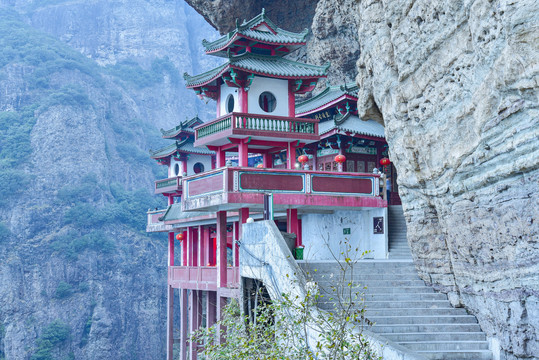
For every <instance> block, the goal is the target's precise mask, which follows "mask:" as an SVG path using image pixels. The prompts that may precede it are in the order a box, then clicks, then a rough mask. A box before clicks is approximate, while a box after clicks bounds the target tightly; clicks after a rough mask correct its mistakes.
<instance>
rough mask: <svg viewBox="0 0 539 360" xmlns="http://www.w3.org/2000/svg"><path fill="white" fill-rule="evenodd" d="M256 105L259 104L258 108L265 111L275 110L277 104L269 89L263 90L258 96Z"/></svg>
mask: <svg viewBox="0 0 539 360" xmlns="http://www.w3.org/2000/svg"><path fill="white" fill-rule="evenodd" d="M258 105H260V108H261V109H262V110H264V111H265V112H273V111H274V110H275V107H276V106H277V100H276V99H275V95H273V94H272V93H270V92H269V91H264V92H263V93H262V94H260V96H259V97H258Z"/></svg>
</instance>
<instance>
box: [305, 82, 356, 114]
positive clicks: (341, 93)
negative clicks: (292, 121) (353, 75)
mask: <svg viewBox="0 0 539 360" xmlns="http://www.w3.org/2000/svg"><path fill="white" fill-rule="evenodd" d="M358 90H359V87H358V86H357V85H356V84H345V85H338V86H327V87H326V88H325V89H324V90H323V91H322V92H321V93H320V94H318V95H316V96H313V97H312V98H310V99H309V100H306V101H303V102H300V103H298V104H296V115H307V114H308V113H311V112H314V111H317V110H319V109H320V110H321V108H322V107H324V106H325V105H328V104H331V103H332V102H334V101H336V100H340V99H341V98H343V99H344V98H347V97H349V98H353V99H354V100H355V101H357V93H358Z"/></svg>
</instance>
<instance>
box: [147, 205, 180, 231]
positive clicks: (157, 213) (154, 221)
mask: <svg viewBox="0 0 539 360" xmlns="http://www.w3.org/2000/svg"><path fill="white" fill-rule="evenodd" d="M166 212H167V209H161V210H157V209H156V210H149V211H148V212H147V216H148V222H147V224H146V231H147V232H163V231H173V230H172V225H167V224H165V223H164V222H163V221H162V220H161V219H162V217H163V216H164V215H165V213H166Z"/></svg>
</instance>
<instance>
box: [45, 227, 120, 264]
mask: <svg viewBox="0 0 539 360" xmlns="http://www.w3.org/2000/svg"><path fill="white" fill-rule="evenodd" d="M51 248H52V249H53V250H54V251H57V252H59V253H61V254H63V255H64V256H65V257H66V258H68V259H70V260H75V259H77V257H78V256H79V254H82V253H83V252H84V251H87V250H92V251H96V252H98V253H103V254H109V253H111V252H112V251H113V250H114V249H115V248H116V245H115V243H114V241H113V240H112V239H110V238H109V237H108V236H107V235H106V234H105V233H104V232H103V231H100V230H95V231H92V232H90V233H88V234H85V235H82V236H81V235H78V234H76V233H75V232H73V231H72V232H69V233H67V234H65V235H61V236H58V237H56V238H55V239H54V241H53V242H52V243H51Z"/></svg>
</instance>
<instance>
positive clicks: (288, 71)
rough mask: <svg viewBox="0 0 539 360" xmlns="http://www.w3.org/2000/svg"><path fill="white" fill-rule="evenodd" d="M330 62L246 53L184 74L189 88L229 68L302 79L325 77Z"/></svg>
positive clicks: (205, 82)
mask: <svg viewBox="0 0 539 360" xmlns="http://www.w3.org/2000/svg"><path fill="white" fill-rule="evenodd" d="M328 68H329V64H327V65H324V66H317V65H309V64H303V63H299V62H296V61H292V60H288V59H283V58H281V57H276V56H266V55H256V54H251V53H244V54H241V55H238V56H234V57H231V58H229V60H228V62H226V63H225V64H223V65H221V66H218V67H216V68H215V69H213V70H210V71H207V72H205V73H202V74H199V75H195V76H191V75H189V74H187V73H185V74H184V75H183V78H184V79H185V82H186V86H187V87H188V88H192V87H196V86H202V85H206V84H208V83H210V82H212V81H213V80H215V79H217V78H218V77H219V76H221V75H222V74H223V73H224V72H225V71H227V70H229V69H237V70H242V71H247V72H252V73H255V74H259V75H265V76H269V77H279V78H289V79H301V78H320V77H325V76H326V73H327V70H328Z"/></svg>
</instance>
